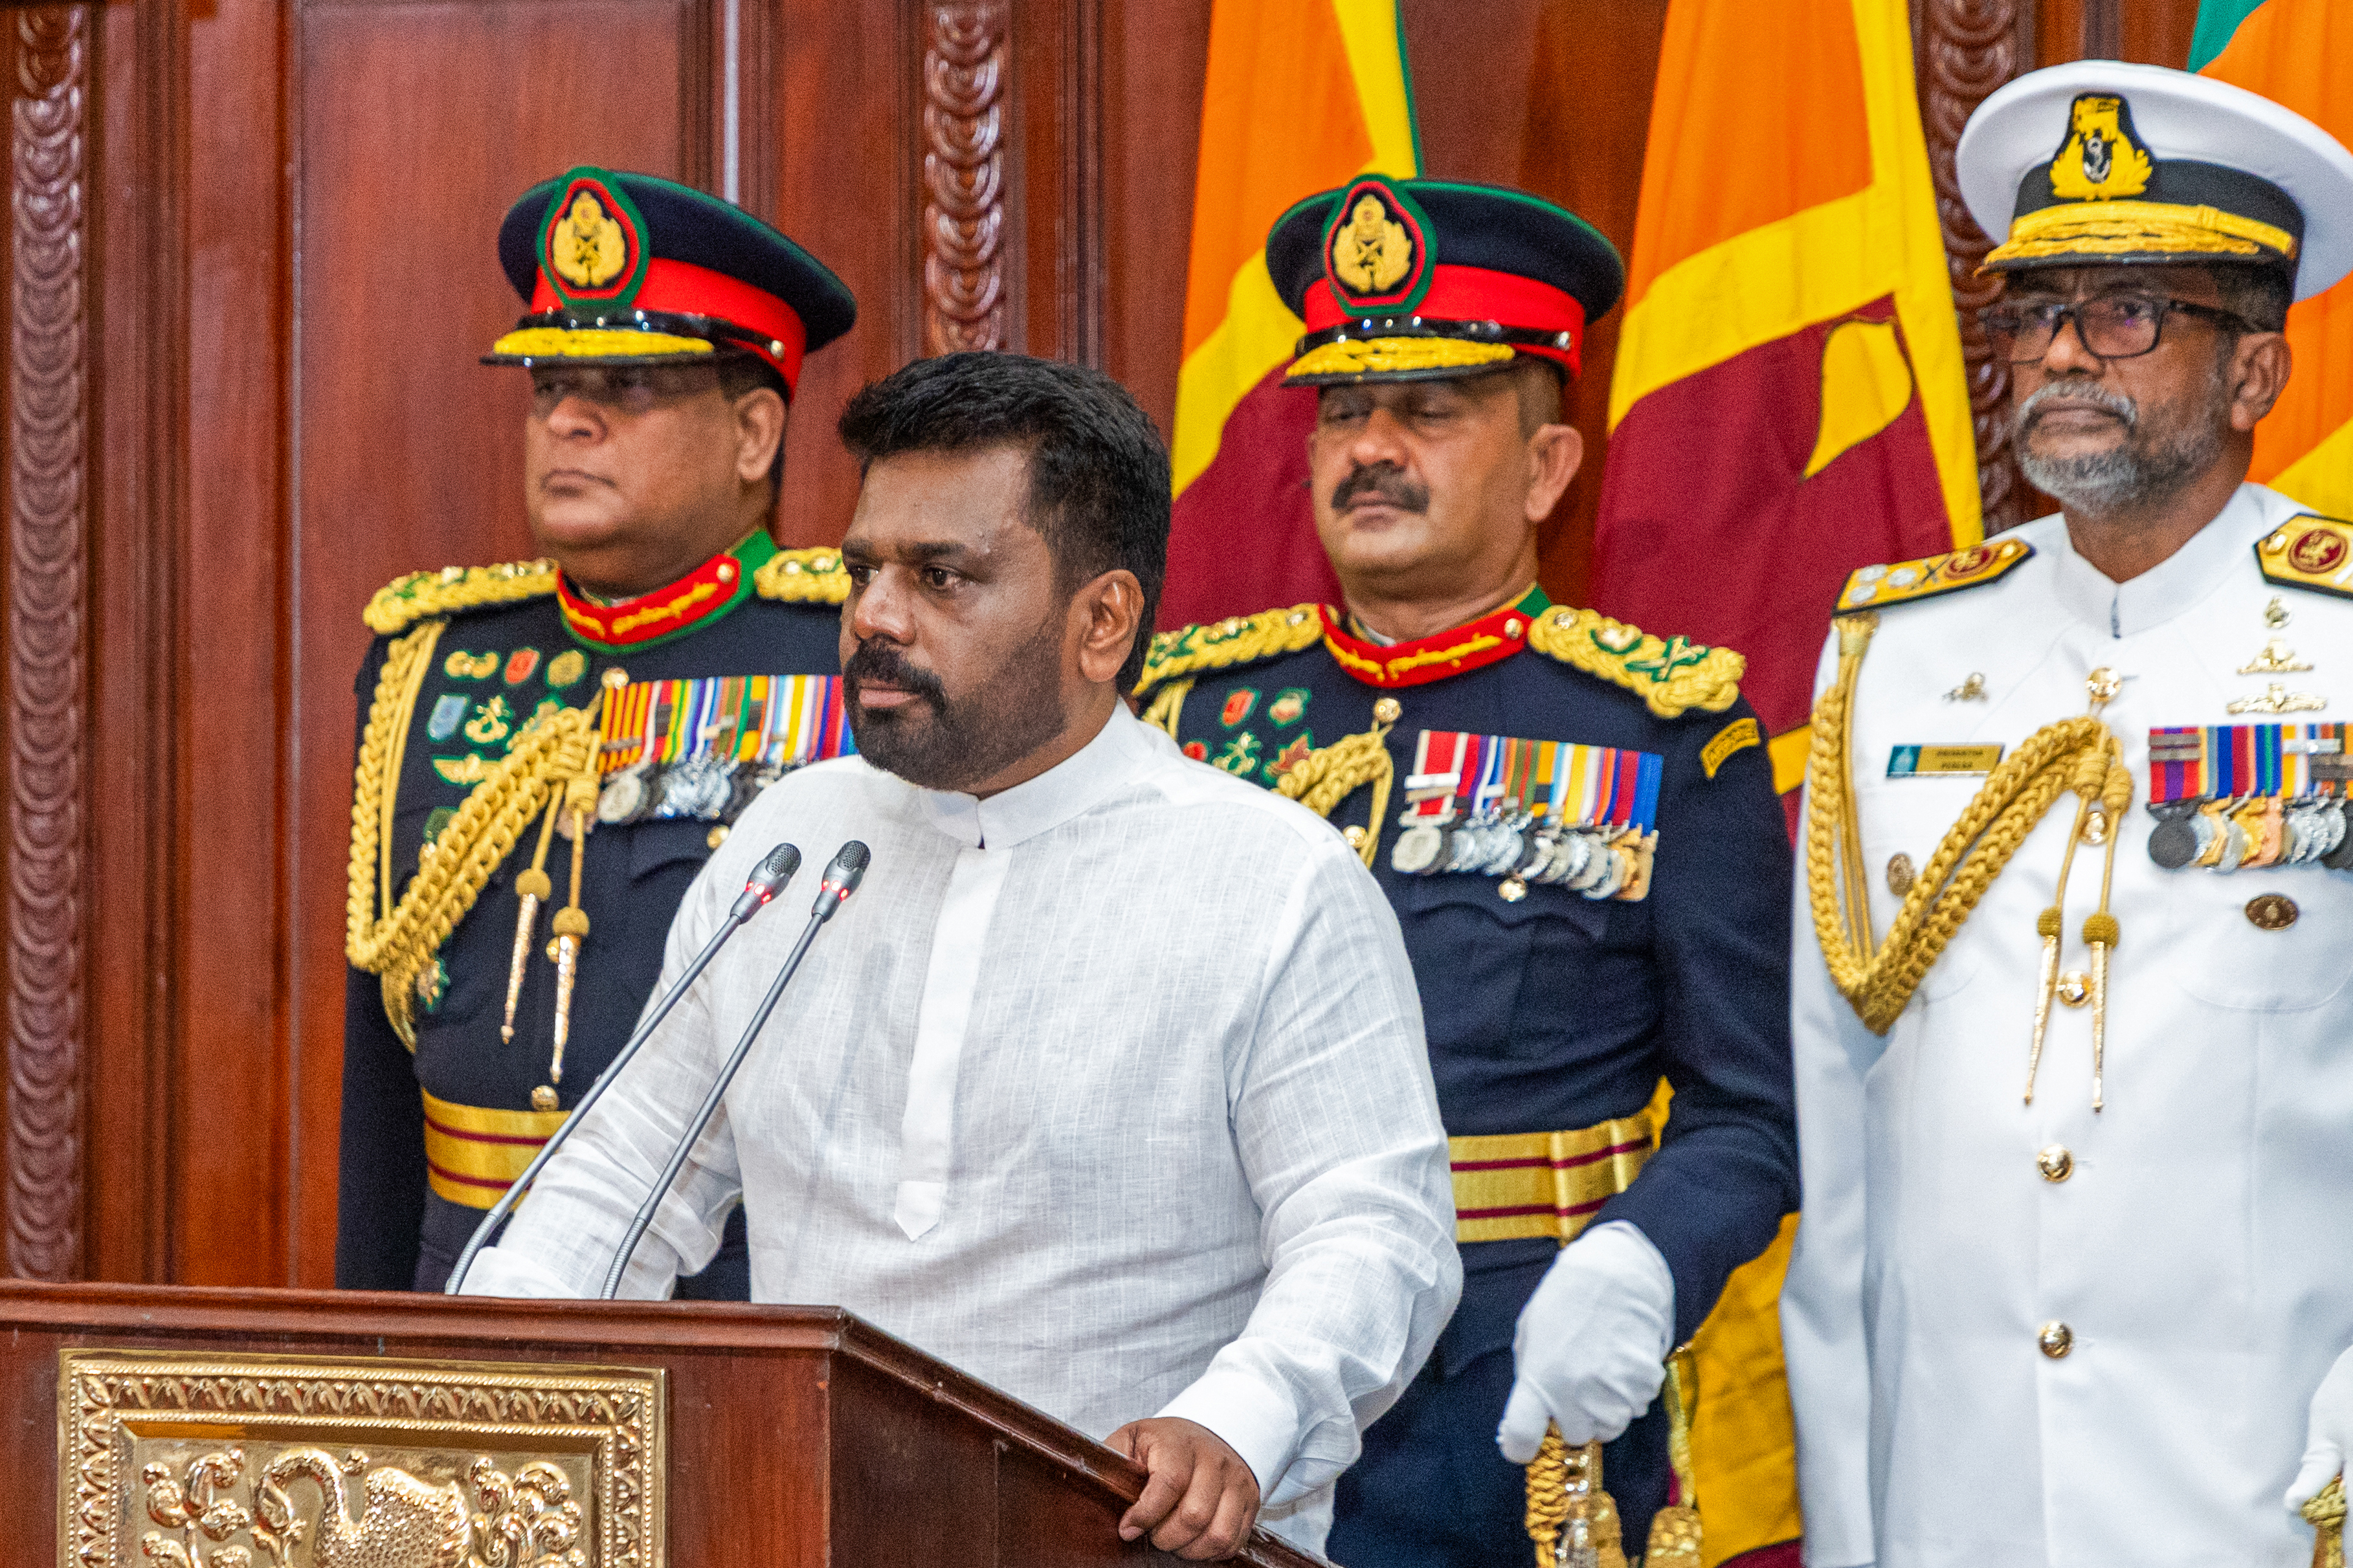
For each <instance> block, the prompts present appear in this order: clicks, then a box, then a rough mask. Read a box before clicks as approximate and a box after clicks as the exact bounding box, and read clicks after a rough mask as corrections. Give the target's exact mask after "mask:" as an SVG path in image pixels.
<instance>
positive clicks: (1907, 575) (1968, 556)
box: [1838, 539, 2034, 615]
mask: <svg viewBox="0 0 2353 1568" xmlns="http://www.w3.org/2000/svg"><path fill="white" fill-rule="evenodd" d="M2033 553H2034V546H2032V545H2031V544H2029V543H2027V542H2026V541H2024V540H2023V539H1998V540H1996V541H1994V542H1992V543H1990V544H1972V545H1970V546H1969V547H1968V549H1966V550H1955V551H1950V552H1947V553H1945V554H1943V555H1929V556H1925V557H1923V558H1922V559H1920V560H1918V561H1898V562H1895V563H1892V564H1890V565H1886V566H1859V567H1857V568H1855V570H1854V571H1853V573H1852V574H1850V575H1849V576H1848V577H1847V580H1846V586H1845V587H1843V588H1841V589H1840V590H1839V596H1838V613H1839V614H1841V615H1843V614H1845V613H1846V612H1847V611H1849V610H1883V609H1885V608H1886V607H1887V606H1888V605H1901V604H1905V603H1907V602H1909V601H1911V600H1913V599H1932V598H1934V597H1936V595H1939V594H1954V593H1958V592H1959V591H1960V590H1961V589H1963V588H1978V587H1982V586H1984V585H1985V584H1988V583H1990V582H1992V581H1993V580H1994V579H1995V578H1997V577H1999V576H2000V575H2001V574H2003V573H2005V572H2008V571H2009V570H2010V569H2011V568H2012V567H2014V566H2017V565H2020V564H2021V563H2023V562H2024V561H2025V560H2026V559H2027V557H2029V556H2031V555H2032V554H2033Z"/></svg>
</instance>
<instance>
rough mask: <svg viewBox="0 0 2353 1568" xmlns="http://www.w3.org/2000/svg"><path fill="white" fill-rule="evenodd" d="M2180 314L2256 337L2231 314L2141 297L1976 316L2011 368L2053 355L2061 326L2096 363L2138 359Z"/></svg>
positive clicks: (2001, 309) (2004, 307)
mask: <svg viewBox="0 0 2353 1568" xmlns="http://www.w3.org/2000/svg"><path fill="white" fill-rule="evenodd" d="M2175 313H2179V314H2180V315H2184V316H2196V317H2198V318H2200V320H2203V321H2213V322H2216V323H2218V324H2221V325H2223V326H2228V327H2232V328H2234V329H2236V330H2237V331H2242V332H2252V331H2256V330H2257V329H2256V327H2255V324H2254V323H2253V321H2248V320H2247V319H2246V318H2245V317H2243V316H2240V315H2236V314H2234V313H2232V311H2229V310H2216V309H2214V308H2213V307H2212V306H2211V305H2193V304H2191V303H2189V301H2188V300H2152V299H2150V298H2149V297H2148V296H2147V295H2145V294H2103V295H2101V296H2100V297H2099V298H2098V299H2096V300H2076V301H2075V302H2074V303H2073V304H2072V305H2063V304H2061V303H2059V302H2058V301H2056V300H2052V301H2050V302H2048V303H2042V304H2031V305H2013V304H2000V305H1989V306H1987V307H1986V308H1985V309H1984V310H1979V311H1978V324H1979V325H1981V326H1983V327H1984V328H1985V333H1986V337H1987V339H1988V340H1989V342H1991V343H1992V345H1993V355H1994V358H1996V359H1999V360H2007V361H2008V362H2009V363H2011V364H2032V363H2036V362H2037V361H2039V360H2040V359H2042V356H2043V355H2045V354H2047V353H2050V352H2051V344H2052V340H2054V339H2056V338H2057V337H2058V335H2059V326H2060V323H2061V322H2063V321H2073V322H2074V323H2075V336H2076V337H2077V338H2078V339H2080V340H2082V342H2083V344H2084V351H2085V352H2086V353H2090V354H2091V355H2092V356H2093V357H2094V358H2095V359H2136V358H2137V357H2139V356H2140V355H2142V354H2145V353H2148V352H2149V351H2150V350H2151V349H2154V348H2155V347H2157V342H2158V337H2159V335H2160V334H2161V333H2162V332H2163V331H2164V328H2165V318H2166V317H2167V316H2168V315H2170V314H2175Z"/></svg>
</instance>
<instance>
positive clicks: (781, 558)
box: [752, 550, 849, 605]
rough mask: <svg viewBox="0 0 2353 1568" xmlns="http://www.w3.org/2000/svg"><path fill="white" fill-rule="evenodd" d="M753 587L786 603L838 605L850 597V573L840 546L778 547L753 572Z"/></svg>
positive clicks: (771, 597)
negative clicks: (796, 548) (814, 548)
mask: <svg viewBox="0 0 2353 1568" xmlns="http://www.w3.org/2000/svg"><path fill="white" fill-rule="evenodd" d="M752 587H753V590H754V592H755V593H757V594H758V595H760V597H762V598H763V599H778V600H782V601H783V602H784V603H786V604H788V605H839V604H840V603H841V602H842V601H843V600H844V599H847V598H849V573H848V572H847V571H845V570H843V569H842V564H841V552H840V551H839V550H779V551H777V552H776V553H775V554H774V555H772V556H770V557H768V559H767V560H766V561H765V562H763V563H761V565H760V567H759V569H758V570H756V571H754V573H753V574H752Z"/></svg>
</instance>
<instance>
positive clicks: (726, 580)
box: [555, 532, 776, 653]
mask: <svg viewBox="0 0 2353 1568" xmlns="http://www.w3.org/2000/svg"><path fill="white" fill-rule="evenodd" d="M775 553H776V543H775V542H774V541H772V540H770V539H769V537H768V536H767V534H766V533H765V532H760V533H754V535H752V537H751V538H749V539H747V540H745V541H744V542H743V543H742V544H739V545H737V546H735V547H734V548H733V549H732V550H723V551H721V552H719V553H718V554H716V555H714V556H712V558H711V559H710V560H708V561H706V562H704V563H702V565H700V566H698V567H696V568H695V569H694V570H693V571H691V572H690V573H688V574H686V575H685V576H683V577H681V578H680V579H679V580H678V581H677V582H675V583H671V584H668V585H666V586H664V587H660V588H657V589H655V590H654V591H653V592H652V593H650V594H641V595H638V597H637V598H634V599H628V600H624V601H623V602H622V603H620V604H617V605H598V604H593V603H591V602H590V601H589V600H588V599H586V598H585V597H583V596H582V595H581V593H580V591H579V590H578V589H576V588H575V587H574V586H573V585H572V579H570V578H569V577H567V576H565V574H562V573H560V572H559V573H557V574H556V576H555V602H556V605H557V606H558V607H559V608H560V609H561V610H562V611H563V612H564V624H565V627H566V628H568V629H569V630H570V631H571V633H572V635H573V636H574V637H576V638H578V639H579V640H580V641H581V642H583V643H586V645H587V646H589V647H593V648H595V649H596V650H597V651H599V652H601V653H618V652H620V651H622V650H623V649H627V648H640V647H649V646H650V645H652V644H654V643H658V642H668V641H669V640H670V638H672V637H680V636H682V635H683V634H685V633H687V632H690V631H692V630H693V629H694V628H696V627H697V626H702V625H703V624H704V623H706V622H709V621H714V620H717V619H718V618H719V617H720V616H723V615H725V614H726V613H727V612H728V611H729V610H732V609H733V608H734V607H735V606H736V605H740V604H742V603H743V602H744V596H745V595H748V594H749V593H750V592H751V591H752V574H753V573H754V572H756V571H758V570H759V568H760V565H761V563H763V562H765V561H766V560H767V558H768V557H769V556H771V555H774V554H775Z"/></svg>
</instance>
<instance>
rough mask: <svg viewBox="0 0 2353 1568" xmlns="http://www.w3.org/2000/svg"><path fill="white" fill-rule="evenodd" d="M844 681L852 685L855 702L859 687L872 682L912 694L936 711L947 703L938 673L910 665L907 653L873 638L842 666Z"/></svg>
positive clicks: (863, 644) (945, 692)
mask: <svg viewBox="0 0 2353 1568" xmlns="http://www.w3.org/2000/svg"><path fill="white" fill-rule="evenodd" d="M841 678H842V679H843V680H844V681H846V682H848V683H849V691H850V696H851V698H852V699H853V700H854V699H855V698H856V697H857V694H858V688H859V686H860V684H861V683H864V682H870V681H871V682H872V683H873V684H874V685H876V686H895V687H897V688H898V689H900V690H902V691H906V692H911V693H913V695H915V696H917V697H920V698H922V699H923V700H924V701H926V702H928V703H930V704H931V705H932V706H933V707H934V708H942V707H945V706H946V704H947V687H946V686H945V685H944V683H943V682H942V681H941V679H940V678H939V676H938V674H937V673H935V672H934V671H932V670H928V669H925V668H923V667H922V666H921V665H916V664H911V663H909V662H908V661H907V656H906V655H905V654H902V653H901V652H900V651H899V650H898V648H896V647H893V646H892V645H891V644H890V643H887V642H884V641H882V640H881V639H880V638H870V639H869V640H867V641H865V642H862V643H860V644H859V645H858V649H857V651H856V652H854V653H852V654H851V655H850V656H849V659H848V661H847V662H845V663H844V664H843V665H842V667H841Z"/></svg>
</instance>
